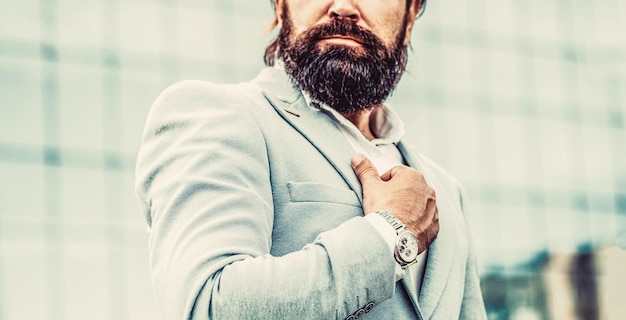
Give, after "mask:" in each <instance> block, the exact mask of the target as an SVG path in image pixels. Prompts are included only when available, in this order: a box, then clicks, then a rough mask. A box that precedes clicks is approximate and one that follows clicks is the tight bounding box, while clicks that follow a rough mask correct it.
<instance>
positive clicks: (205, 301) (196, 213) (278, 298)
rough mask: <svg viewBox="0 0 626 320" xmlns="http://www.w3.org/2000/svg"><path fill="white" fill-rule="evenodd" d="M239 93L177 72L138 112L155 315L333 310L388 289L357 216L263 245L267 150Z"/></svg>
mask: <svg viewBox="0 0 626 320" xmlns="http://www.w3.org/2000/svg"><path fill="white" fill-rule="evenodd" d="M239 104H240V102H238V101H237V97H235V96H234V95H231V94H229V93H228V91H227V90H225V89H223V88H215V87H214V86H212V85H209V84H206V83H200V82H186V83H183V84H179V85H176V86H174V87H173V88H170V89H168V90H167V91H166V92H165V93H164V94H162V95H161V97H160V98H159V99H158V100H157V101H156V102H155V105H154V106H153V109H152V110H151V113H150V115H149V117H148V121H147V125H146V129H145V132H144V138H143V144H142V148H141V150H140V153H139V156H138V163H137V193H138V197H139V200H140V205H141V207H142V209H143V210H144V212H145V215H146V220H147V222H148V225H149V227H150V238H149V249H150V265H151V272H152V282H153V287H154V290H155V293H156V298H157V303H158V304H159V306H160V308H161V310H162V312H163V314H164V318H165V319H207V318H212V319H234V318H239V319H264V318H266V319H279V318H305V319H310V318H326V319H328V318H338V319H343V318H345V317H346V316H348V315H350V314H352V313H354V312H355V311H357V310H358V309H359V308H363V307H364V306H366V305H367V304H368V303H370V302H373V303H375V304H378V303H380V302H382V301H384V300H387V299H389V298H390V297H391V296H392V295H393V290H394V284H395V281H394V280H395V279H394V267H395V264H394V261H393V259H392V258H391V257H390V256H389V248H388V247H387V245H386V243H385V242H384V241H383V240H382V238H381V237H380V236H378V235H377V234H376V232H375V231H374V229H373V227H372V226H371V225H370V224H369V223H368V222H367V221H365V220H364V219H362V218H354V219H352V220H349V221H347V222H346V223H344V224H342V225H340V226H339V227H337V228H336V229H333V230H329V231H327V232H324V233H322V234H320V236H319V237H318V238H317V239H316V240H315V241H314V242H313V243H310V244H308V245H306V246H304V248H302V250H299V251H296V252H293V253H291V254H287V255H285V256H281V257H273V256H271V255H270V254H269V252H270V247H271V239H272V238H271V235H272V229H273V214H274V208H273V201H272V190H271V184H270V173H269V163H268V155H267V153H266V152H267V151H266V148H265V141H264V137H263V134H262V132H261V131H260V129H259V126H258V124H257V123H256V122H255V120H254V118H253V117H252V116H251V115H250V114H249V113H248V112H247V111H246V110H245V108H243V107H240V106H239ZM294 232H298V231H297V230H294ZM373 262H375V263H373Z"/></svg>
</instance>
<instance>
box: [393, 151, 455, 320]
mask: <svg viewBox="0 0 626 320" xmlns="http://www.w3.org/2000/svg"><path fill="white" fill-rule="evenodd" d="M398 149H399V150H400V152H401V153H402V155H403V156H404V159H405V160H406V162H407V164H408V165H409V166H411V167H413V168H415V169H416V170H418V171H420V172H422V174H423V175H424V178H425V179H426V182H427V183H428V185H429V186H431V187H432V188H433V189H435V191H436V192H437V191H439V190H442V188H441V187H440V184H441V182H440V181H439V179H438V178H437V176H436V175H434V174H433V172H431V171H430V170H429V168H428V167H427V166H425V165H424V162H423V161H422V160H421V159H420V157H419V155H414V154H413V153H412V152H411V151H410V150H408V149H407V148H406V146H405V145H404V143H402V142H400V143H399V144H398ZM450 201H452V200H451V199H448V198H447V197H446V196H444V194H443V192H441V193H439V192H438V193H437V210H438V212H439V227H440V228H439V234H438V235H437V238H436V239H435V241H433V243H432V244H431V245H430V247H429V248H428V261H427V263H426V271H425V273H424V279H423V280H422V290H421V292H420V294H419V309H421V312H422V315H423V317H424V319H430V318H431V317H432V315H433V313H434V311H435V308H436V307H437V304H438V302H439V301H440V298H441V296H442V295H443V293H444V289H445V288H446V284H447V283H448V277H449V276H450V273H451V271H452V266H453V263H454V257H455V251H456V233H455V223H454V221H453V216H454V215H453V214H452V212H451V210H455V209H454V208H455V207H454V206H453V205H452V204H451V203H450ZM410 288H412V286H409V289H408V290H412V289H410Z"/></svg>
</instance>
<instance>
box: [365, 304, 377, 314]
mask: <svg viewBox="0 0 626 320" xmlns="http://www.w3.org/2000/svg"><path fill="white" fill-rule="evenodd" d="M372 309H374V303H373V302H370V303H368V304H366V305H365V308H363V310H365V313H368V312H370V311H372Z"/></svg>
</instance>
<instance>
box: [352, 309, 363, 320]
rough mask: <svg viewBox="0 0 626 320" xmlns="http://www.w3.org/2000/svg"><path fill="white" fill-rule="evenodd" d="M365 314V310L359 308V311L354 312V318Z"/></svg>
mask: <svg viewBox="0 0 626 320" xmlns="http://www.w3.org/2000/svg"><path fill="white" fill-rule="evenodd" d="M364 314H365V310H363V309H359V310H358V311H357V312H355V313H354V319H358V318H360V317H362V316H363V315H364Z"/></svg>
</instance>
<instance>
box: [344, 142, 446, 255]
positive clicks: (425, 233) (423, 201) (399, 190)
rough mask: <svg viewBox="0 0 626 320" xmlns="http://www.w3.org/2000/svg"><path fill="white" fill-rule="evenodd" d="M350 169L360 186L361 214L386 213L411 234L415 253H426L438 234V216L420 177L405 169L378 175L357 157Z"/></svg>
mask: <svg viewBox="0 0 626 320" xmlns="http://www.w3.org/2000/svg"><path fill="white" fill-rule="evenodd" d="M352 168H353V169H354V172H355V173H356V175H357V176H358V177H359V181H361V185H362V186H363V211H364V212H365V214H369V213H373V212H376V211H378V210H386V211H388V212H389V213H391V214H393V215H394V216H395V217H396V218H398V219H399V220H400V221H402V222H403V223H404V224H406V226H407V229H408V230H410V231H412V232H413V233H415V235H416V236H417V239H418V241H419V250H420V252H419V253H422V252H423V251H424V250H426V248H428V247H429V246H430V244H431V243H432V242H433V240H434V239H435V237H436V236H437V233H439V214H438V212H437V203H436V200H435V199H436V195H435V190H433V188H431V187H429V186H428V184H426V180H424V176H423V175H422V174H421V173H420V172H418V171H417V170H415V169H413V168H410V167H407V166H397V167H393V168H391V170H389V171H387V172H385V173H384V174H383V175H382V176H379V175H378V172H377V171H376V168H375V167H374V165H373V164H372V163H371V162H370V160H369V159H367V158H366V157H364V156H363V155H361V154H356V155H354V156H353V157H352Z"/></svg>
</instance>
